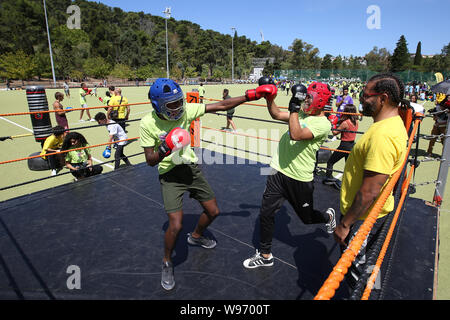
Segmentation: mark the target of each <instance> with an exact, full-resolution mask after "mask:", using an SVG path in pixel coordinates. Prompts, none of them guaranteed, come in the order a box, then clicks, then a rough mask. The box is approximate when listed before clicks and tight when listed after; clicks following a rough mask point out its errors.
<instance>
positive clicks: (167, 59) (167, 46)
mask: <svg viewBox="0 0 450 320" xmlns="http://www.w3.org/2000/svg"><path fill="white" fill-rule="evenodd" d="M163 13H164V14H165V15H166V65H167V78H170V74H169V38H168V33H167V20H168V19H170V14H171V8H170V7H168V8H166V10H164V11H163Z"/></svg>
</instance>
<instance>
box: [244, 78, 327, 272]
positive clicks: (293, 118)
mask: <svg viewBox="0 0 450 320" xmlns="http://www.w3.org/2000/svg"><path fill="white" fill-rule="evenodd" d="M295 88H296V86H294V87H292V89H293V90H292V91H293V97H292V99H291V101H290V103H289V112H283V111H280V109H279V108H278V106H277V105H276V104H275V101H274V98H275V97H272V96H267V97H266V100H267V107H268V109H269V113H270V115H271V116H272V118H273V119H275V120H280V121H284V122H288V123H289V131H288V132H286V133H285V134H284V135H283V136H282V137H281V140H280V142H279V145H278V152H276V153H275V155H274V156H273V158H272V162H271V164H270V166H271V167H272V169H273V171H274V172H273V174H272V175H270V176H269V177H268V178H267V183H266V189H265V191H264V194H263V199H262V205H261V211H260V215H259V218H260V248H259V250H260V251H258V250H256V254H255V255H253V256H252V257H250V258H248V259H246V260H245V261H244V262H243V264H244V267H246V268H249V269H252V268H258V267H263V266H272V265H273V260H274V259H273V256H272V253H271V247H272V238H273V232H274V228H275V213H276V212H277V211H278V210H279V209H280V208H281V206H282V205H283V202H284V201H285V200H288V201H289V203H290V204H291V205H292V207H293V208H294V210H295V212H296V213H297V215H298V216H299V218H300V220H302V222H303V223H305V224H316V223H324V224H326V227H327V232H328V233H333V231H334V229H335V228H336V219H335V211H334V209H333V208H328V210H327V211H326V212H321V211H318V210H315V209H314V205H313V191H314V181H313V180H314V174H313V172H314V167H315V163H316V153H317V151H318V150H319V148H320V146H321V145H322V143H323V142H324V141H325V139H326V138H327V136H328V134H329V133H330V130H331V123H330V121H328V119H327V118H326V117H325V112H324V110H323V109H324V107H325V105H326V104H327V102H328V100H329V99H330V97H331V92H330V89H329V87H328V86H327V85H326V84H323V83H318V82H313V83H311V84H310V85H309V87H308V89H307V94H306V96H304V95H302V97H301V99H299V96H300V95H298V93H296V92H295V90H294V89H295Z"/></svg>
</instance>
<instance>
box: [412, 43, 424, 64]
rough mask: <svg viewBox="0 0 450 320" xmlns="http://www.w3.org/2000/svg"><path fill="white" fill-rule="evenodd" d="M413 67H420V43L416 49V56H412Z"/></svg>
mask: <svg viewBox="0 0 450 320" xmlns="http://www.w3.org/2000/svg"><path fill="white" fill-rule="evenodd" d="M414 65H415V66H420V65H422V42H420V41H419V43H418V44H417V48H416V55H415V56H414Z"/></svg>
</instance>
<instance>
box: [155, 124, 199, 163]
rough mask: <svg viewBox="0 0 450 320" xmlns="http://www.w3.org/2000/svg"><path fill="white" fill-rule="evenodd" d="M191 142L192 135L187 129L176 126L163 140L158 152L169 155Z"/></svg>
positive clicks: (165, 155)
mask: <svg viewBox="0 0 450 320" xmlns="http://www.w3.org/2000/svg"><path fill="white" fill-rule="evenodd" d="M190 143H191V137H190V135H189V132H187V131H186V130H184V129H182V128H180V127H176V128H174V129H172V130H171V131H170V132H169V133H168V134H167V135H166V137H165V138H164V140H162V143H161V145H160V146H159V147H158V152H159V153H160V154H161V155H162V156H164V157H167V156H168V155H170V154H171V153H173V152H175V151H177V150H180V149H183V148H184V147H185V146H187V145H188V144H190Z"/></svg>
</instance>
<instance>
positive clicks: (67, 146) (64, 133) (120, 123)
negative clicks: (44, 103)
mask: <svg viewBox="0 0 450 320" xmlns="http://www.w3.org/2000/svg"><path fill="white" fill-rule="evenodd" d="M66 94H67V92H66ZM91 94H92V90H91V89H88V87H87V86H86V84H85V83H82V84H81V88H80V103H81V108H87V101H86V96H88V95H91ZM55 99H56V101H55V102H54V103H53V109H54V110H55V118H56V122H57V124H58V125H57V126H55V127H54V128H53V129H52V135H50V136H49V137H48V138H47V139H46V140H45V142H44V143H43V145H42V151H41V156H42V158H43V159H44V160H46V161H48V164H49V167H50V169H51V175H52V176H54V175H56V174H57V173H58V171H59V170H61V168H62V167H64V166H65V167H67V168H68V169H69V170H70V172H71V173H72V175H73V176H74V178H75V181H77V180H78V179H83V178H86V177H89V176H93V175H96V174H100V173H101V172H102V171H103V167H102V166H100V165H93V158H92V153H91V150H90V148H89V143H88V142H87V140H86V138H85V137H84V136H83V135H82V134H80V133H78V132H69V125H68V120H67V116H66V113H67V112H70V109H71V108H67V109H64V107H63V105H62V103H61V102H62V101H63V100H64V94H62V93H61V92H56V93H55ZM99 100H100V101H101V102H102V103H104V104H105V111H107V114H105V113H104V112H99V113H97V114H96V115H95V117H94V118H92V117H91V115H90V112H89V109H86V110H81V113H80V121H81V122H82V121H84V120H83V119H82V117H83V113H84V111H86V113H87V115H88V117H89V121H96V122H97V123H98V124H99V125H105V126H106V127H107V130H108V133H109V140H108V142H109V143H110V144H109V145H108V146H107V147H106V149H105V151H104V152H103V156H104V157H105V158H109V157H110V154H111V145H114V148H115V149H116V152H115V156H114V159H115V161H114V169H115V170H116V169H118V168H119V166H120V161H121V160H123V161H124V162H125V164H126V165H131V163H130V161H129V160H128V158H127V156H126V155H125V154H124V147H125V146H126V145H127V144H128V136H127V134H126V132H127V131H126V129H125V128H126V120H127V119H128V117H129V114H130V107H129V105H128V100H127V99H126V98H125V97H123V96H122V91H121V89H120V88H115V87H113V86H110V87H109V91H107V92H106V97H105V98H104V99H102V98H99ZM114 142H115V143H114ZM60 152H62V153H60Z"/></svg>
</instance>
